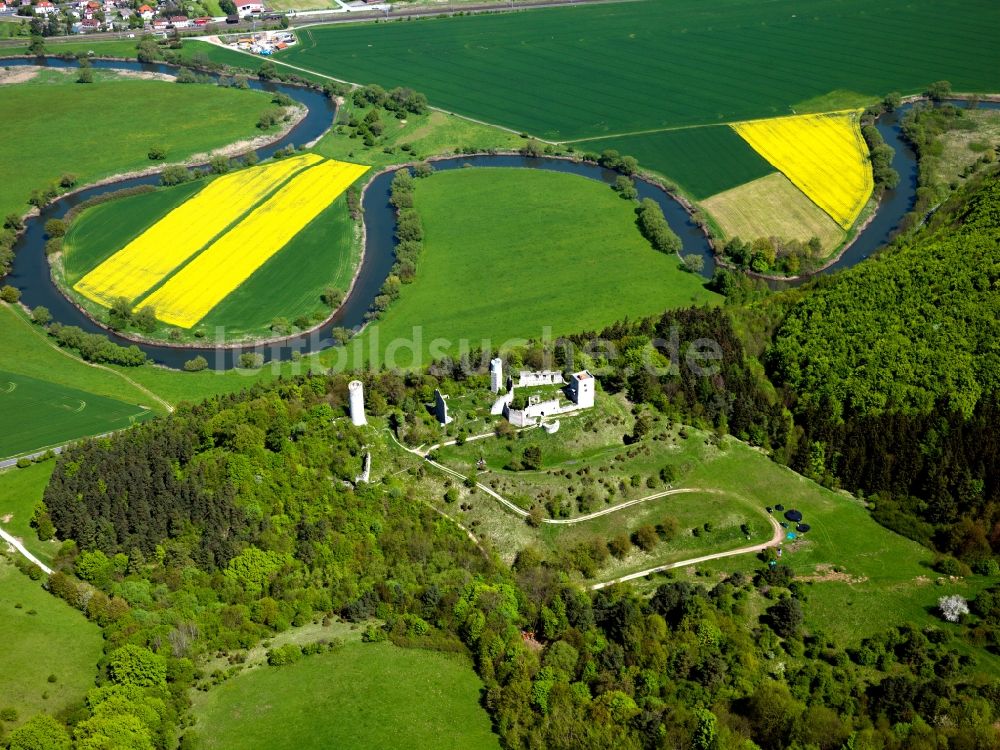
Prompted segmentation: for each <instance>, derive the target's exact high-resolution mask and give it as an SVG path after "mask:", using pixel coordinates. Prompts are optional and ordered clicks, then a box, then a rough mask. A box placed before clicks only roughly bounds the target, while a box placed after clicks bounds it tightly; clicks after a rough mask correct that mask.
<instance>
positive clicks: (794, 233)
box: [701, 173, 846, 253]
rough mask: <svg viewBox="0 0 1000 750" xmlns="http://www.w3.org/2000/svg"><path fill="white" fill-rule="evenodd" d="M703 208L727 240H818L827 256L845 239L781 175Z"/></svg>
mask: <svg viewBox="0 0 1000 750" xmlns="http://www.w3.org/2000/svg"><path fill="white" fill-rule="evenodd" d="M701 205H702V207H703V208H705V209H706V210H708V212H709V213H710V214H711V215H712V217H713V218H714V219H715V220H716V222H717V223H718V225H719V226H720V227H721V228H722V231H724V232H725V233H726V237H727V238H728V237H739V238H740V239H742V240H743V241H744V242H751V241H753V240H755V239H757V238H759V237H780V238H782V239H786V240H792V239H797V240H801V241H802V242H808V241H809V239H810V238H812V237H819V240H820V242H821V243H822V245H823V252H825V253H828V252H830V251H832V250H833V249H834V248H835V247H837V246H838V245H839V244H840V243H841V242H843V241H844V238H845V237H846V233H845V232H844V230H843V229H841V228H840V226H839V225H838V224H837V222H835V221H834V220H833V219H831V218H830V217H829V215H828V214H827V213H826V212H825V211H824V210H823V209H821V208H820V207H819V206H817V205H816V204H815V203H813V202H812V201H811V200H809V199H808V198H807V197H806V196H805V194H804V193H803V192H802V191H801V190H799V189H798V188H797V187H795V186H794V185H793V184H792V183H791V182H789V181H788V178H787V177H785V175H783V174H781V173H775V174H771V175H768V176H767V177H762V178H760V179H759V180H754V181H753V182H748V183H747V184H746V185H741V186H740V187H736V188H733V189H731V190H727V191H725V192H723V193H719V194H718V195H713V196H712V197H711V198H709V199H708V200H705V201H702V203H701Z"/></svg>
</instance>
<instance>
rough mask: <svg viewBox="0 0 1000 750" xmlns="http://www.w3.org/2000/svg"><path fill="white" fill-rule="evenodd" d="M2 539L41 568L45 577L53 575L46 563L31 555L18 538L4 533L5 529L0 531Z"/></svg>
mask: <svg viewBox="0 0 1000 750" xmlns="http://www.w3.org/2000/svg"><path fill="white" fill-rule="evenodd" d="M0 539H3V540H4V541H5V542H7V544H9V545H10V546H11V547H13V548H14V549H16V550H17V551H18V552H20V553H21V554H22V555H24V556H25V557H26V558H28V561H29V562H31V563H34V564H35V565H37V566H38V567H39V568H41V569H42V570H43V571H45V575H52V568H50V567H49V566H48V565H46V564H45V563H43V562H42V561H41V560H39V559H38V558H37V557H35V556H34V555H33V554H31V553H30V552H28V550H26V549H25V548H24V545H23V544H21V542H19V541H18V540H17V537H13V536H11V535H10V534H8V533H7V532H6V531H4V530H3V529H0Z"/></svg>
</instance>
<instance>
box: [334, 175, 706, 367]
mask: <svg viewBox="0 0 1000 750" xmlns="http://www.w3.org/2000/svg"><path fill="white" fill-rule="evenodd" d="M415 202H416V209H417V211H418V212H419V214H420V216H421V219H422V221H423V226H424V249H423V254H422V256H421V258H420V263H419V266H418V269H417V275H416V278H415V279H414V281H413V283H411V284H408V285H405V286H404V287H403V288H402V291H401V294H400V297H399V299H398V300H397V301H396V302H394V303H393V304H392V306H391V307H390V308H389V309H388V310H387V311H386V312H385V314H384V317H383V318H381V319H380V320H378V321H376V322H374V323H372V324H370V325H369V326H368V327H367V328H366V329H365V331H364V333H362V335H361V336H360V337H358V338H357V339H356V340H355V341H354V342H351V343H350V344H348V350H349V351H348V356H349V357H353V356H355V355H354V354H352V353H351V352H354V353H356V354H357V356H358V357H359V358H360V359H361V360H366V359H367V360H370V361H373V362H377V361H381V362H384V363H386V364H389V365H390V366H391V365H392V364H395V365H396V366H399V367H404V368H408V367H415V366H421V365H424V366H425V365H426V364H427V363H428V362H429V361H430V356H431V354H430V352H431V351H432V343H433V342H434V340H435V339H441V340H443V341H444V344H443V345H442V346H437V345H435V347H434V350H435V351H436V354H435V356H440V354H441V353H444V352H452V351H455V350H456V349H457V348H459V344H460V341H461V340H462V339H465V340H466V341H467V342H470V343H471V345H473V346H476V345H479V344H480V342H482V341H483V340H484V339H489V340H490V341H491V342H492V343H493V345H494V346H498V345H500V344H502V343H503V342H504V341H506V340H508V339H512V338H516V337H523V338H530V337H534V338H540V337H541V336H543V334H544V333H545V331H546V330H548V331H549V333H550V334H551V335H560V334H567V333H571V332H575V331H580V330H587V329H594V328H601V327H602V326H605V325H608V324H610V323H612V322H614V321H616V320H619V319H621V318H622V317H625V316H639V315H653V314H656V313H658V312H662V311H663V310H664V309H666V308H668V307H679V306H685V305H690V304H701V303H710V302H712V301H713V300H716V299H718V297H717V296H716V295H714V294H712V293H711V292H708V291H707V290H706V289H705V288H704V286H703V284H704V279H702V278H701V277H700V276H697V275H696V274H691V273H685V272H683V271H681V270H679V265H680V262H679V260H678V258H677V256H676V255H665V254H663V253H660V252H657V251H656V250H654V249H653V248H652V247H651V246H650V244H649V242H648V241H647V240H646V239H645V238H644V237H643V236H642V235H641V234H640V233H639V230H638V229H637V228H636V226H635V213H634V209H635V203H634V202H633V201H625V200H622V199H621V198H620V197H619V196H618V195H617V194H616V193H615V192H614V191H612V190H611V189H610V188H609V187H608V186H607V185H605V184H603V183H600V182H597V181H595V180H589V179H586V178H584V177H579V176H577V175H571V174H561V173H556V172H547V171H544V170H532V169H503V168H487V167H484V168H479V167H477V168H475V169H466V170H454V171H448V172H441V173H438V174H435V175H432V176H431V177H428V178H426V179H424V180H420V181H419V182H418V184H417V188H416V192H415ZM625 290H627V293H626V291H625ZM411 343H412V345H410V344H411ZM438 343H439V344H440V343H441V342H440V341H439V342H438ZM389 359H391V360H392V361H391V362H390V361H389ZM351 364H352V366H353V365H355V364H360V362H358V363H355V362H352V363H351Z"/></svg>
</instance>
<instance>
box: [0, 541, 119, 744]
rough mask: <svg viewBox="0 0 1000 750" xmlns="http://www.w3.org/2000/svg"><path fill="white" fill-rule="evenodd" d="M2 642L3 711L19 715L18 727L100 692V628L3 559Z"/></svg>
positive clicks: (0, 589)
mask: <svg viewBox="0 0 1000 750" xmlns="http://www.w3.org/2000/svg"><path fill="white" fill-rule="evenodd" d="M0 642H2V643H3V669H0V708H7V707H10V708H14V709H15V710H16V711H17V715H18V721H17V722H14V723H15V724H17V723H20V722H22V721H24V720H25V719H27V718H28V717H30V716H31V715H32V714H35V713H38V712H39V711H45V712H47V713H51V714H55V713H58V712H60V711H63V710H66V709H71V708H74V707H76V706H78V705H80V704H82V702H83V697H84V695H85V694H86V692H87V690H89V689H90V688H92V687H94V679H95V677H96V675H97V661H98V659H99V658H100V657H101V651H102V646H103V640H102V638H101V630H100V628H98V627H97V625H95V624H93V623H90V622H88V621H87V619H86V617H84V616H83V614H82V613H81V612H78V611H77V610H75V609H73V608H72V607H70V606H69V605H68V604H67V603H66V602H64V601H62V600H61V599H57V598H56V597H54V596H52V595H51V594H49V593H48V592H47V591H45V590H44V589H43V588H42V583H41V581H32V580H31V579H30V578H28V576H26V575H25V574H24V573H22V572H21V571H19V570H18V569H17V568H15V567H14V565H13V564H11V563H10V562H9V561H8V560H7V559H6V558H4V557H3V556H0ZM53 677H54V679H52V678H53ZM8 726H9V725H8Z"/></svg>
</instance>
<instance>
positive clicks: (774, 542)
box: [590, 516, 785, 589]
mask: <svg viewBox="0 0 1000 750" xmlns="http://www.w3.org/2000/svg"><path fill="white" fill-rule="evenodd" d="M768 520H770V522H771V525H772V526H774V534H773V535H772V536H771V540H770V541H769V542H767V543H766V544H751V545H749V546H747V547H740V548H739V549H731V550H728V551H726V552H716V553H715V554H713V555H702V556H701V557H692V558H690V559H689V560H681V561H680V562H675V563H668V564H666V565H657V566H656V567H655V568H647V569H646V570H640V571H639V572H638V573H630V574H629V575H627V576H622V577H621V578H615V579H614V580H612V581H605V582H603V583H595V584H594V585H592V586H591V587H590V588H591V589H603V588H605V587H606V586H613V585H615V584H616V583H624V582H625V581H634V580H635V579H636V578H645V577H646V576H648V575H651V574H652V573H659V572H661V571H663V570H671V569H672V568H686V567H687V566H688V565H698V564H699V563H703V562H708V561H709V560H718V559H720V558H723V557H734V556H736V555H749V554H750V553H751V552H759V551H762V550H764V549H766V548H768V547H777V546H778V545H779V544H781V542H782V541H783V540H784V538H785V530H784V529H783V528H781V525H780V524H779V523H778V522H777V521H775V520H774V517H773V516H768Z"/></svg>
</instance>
